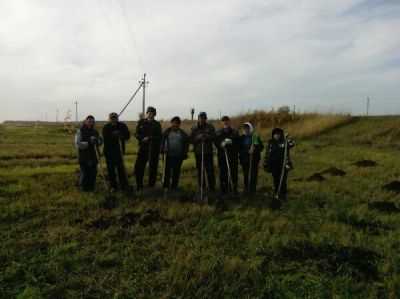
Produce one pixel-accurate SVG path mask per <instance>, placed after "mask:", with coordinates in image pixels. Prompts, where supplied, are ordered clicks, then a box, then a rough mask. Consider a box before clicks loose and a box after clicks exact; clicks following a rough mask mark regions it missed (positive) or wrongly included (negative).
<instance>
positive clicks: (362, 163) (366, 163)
mask: <svg viewBox="0 0 400 299" xmlns="http://www.w3.org/2000/svg"><path fill="white" fill-rule="evenodd" d="M377 164H378V163H376V162H375V161H372V160H360V161H357V162H356V163H354V165H356V166H358V167H372V166H376V165H377Z"/></svg>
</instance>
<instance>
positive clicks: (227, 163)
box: [214, 116, 240, 194]
mask: <svg viewBox="0 0 400 299" xmlns="http://www.w3.org/2000/svg"><path fill="white" fill-rule="evenodd" d="M221 125H222V128H221V130H219V131H218V132H217V134H216V138H215V142H214V145H215V147H216V148H217V151H218V167H219V182H220V188H221V193H222V194H226V193H228V192H233V193H236V191H237V185H238V164H239V163H238V153H239V144H240V139H239V134H238V132H237V131H236V130H234V129H232V128H231V125H230V119H229V117H228V116H223V117H222V118H221Z"/></svg>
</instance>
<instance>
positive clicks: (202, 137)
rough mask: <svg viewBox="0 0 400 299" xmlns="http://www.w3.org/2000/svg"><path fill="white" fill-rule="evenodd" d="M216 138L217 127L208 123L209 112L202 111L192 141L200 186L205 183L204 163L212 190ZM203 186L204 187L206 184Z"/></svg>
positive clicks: (192, 131) (191, 136) (191, 137)
mask: <svg viewBox="0 0 400 299" xmlns="http://www.w3.org/2000/svg"><path fill="white" fill-rule="evenodd" d="M214 140H215V128H214V126H213V125H211V124H208V123H207V113H205V112H200V113H199V115H198V122H197V125H196V126H194V127H193V128H192V130H191V133H190V142H191V143H192V144H193V151H194V157H195V160H196V168H197V174H198V182H199V186H201V182H203V183H204V180H203V179H202V171H201V170H202V168H203V167H202V165H203V166H204V169H205V170H206V172H207V181H208V187H209V189H210V191H211V192H214V191H215V173H214V158H213V157H214V156H213V142H214ZM203 185H204V184H203ZM201 187H202V188H203V187H204V186H201Z"/></svg>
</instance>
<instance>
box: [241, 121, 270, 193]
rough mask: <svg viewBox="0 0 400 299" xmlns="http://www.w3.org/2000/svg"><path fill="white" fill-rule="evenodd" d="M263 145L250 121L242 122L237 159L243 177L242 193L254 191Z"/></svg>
mask: <svg viewBox="0 0 400 299" xmlns="http://www.w3.org/2000/svg"><path fill="white" fill-rule="evenodd" d="M263 149H264V145H263V143H262V141H261V138H260V135H258V134H257V133H255V132H254V129H253V126H252V124H251V123H250V122H245V123H244V124H243V134H242V135H241V136H240V153H239V160H240V164H241V165H242V170H243V177H244V194H247V195H253V194H254V193H255V192H256V186H257V178H258V164H259V162H260V159H261V152H262V150H263Z"/></svg>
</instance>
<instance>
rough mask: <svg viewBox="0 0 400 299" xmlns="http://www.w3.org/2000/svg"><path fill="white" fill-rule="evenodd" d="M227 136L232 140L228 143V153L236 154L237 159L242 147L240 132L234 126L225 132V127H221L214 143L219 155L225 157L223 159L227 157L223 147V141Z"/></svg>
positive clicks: (233, 155)
mask: <svg viewBox="0 0 400 299" xmlns="http://www.w3.org/2000/svg"><path fill="white" fill-rule="evenodd" d="M226 138H229V139H231V140H232V144H230V145H226V153H227V154H228V156H229V157H235V156H236V159H237V157H238V153H239V148H240V138H239V133H238V132H237V131H236V130H234V129H232V128H229V130H228V131H227V132H225V131H224V129H221V130H219V131H218V132H217V133H216V137H215V141H214V145H215V147H216V148H217V151H218V157H219V158H222V157H223V159H225V150H224V149H223V148H222V147H221V143H222V141H224V139H226Z"/></svg>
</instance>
